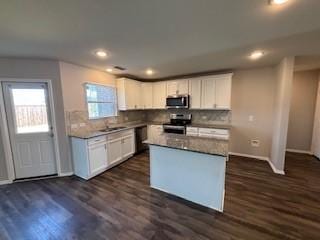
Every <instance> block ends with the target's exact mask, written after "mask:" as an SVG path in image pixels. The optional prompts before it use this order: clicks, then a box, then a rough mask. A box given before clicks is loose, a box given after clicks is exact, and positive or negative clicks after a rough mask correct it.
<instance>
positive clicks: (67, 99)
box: [59, 62, 116, 111]
mask: <svg viewBox="0 0 320 240" xmlns="http://www.w3.org/2000/svg"><path fill="white" fill-rule="evenodd" d="M59 64H60V75H61V77H60V78H61V85H62V93H63V99H64V108H65V111H85V110H86V104H85V90H84V84H85V83H88V82H91V83H98V84H103V85H111V86H115V85H116V78H115V76H113V75H111V74H108V73H106V72H102V71H98V70H94V69H90V68H86V67H81V66H77V65H74V64H70V63H65V62H60V63H59Z"/></svg>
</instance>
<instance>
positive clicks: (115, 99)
mask: <svg viewBox="0 0 320 240" xmlns="http://www.w3.org/2000/svg"><path fill="white" fill-rule="evenodd" d="M88 85H96V86H102V87H108V88H112V89H113V90H114V108H115V109H114V113H115V114H114V115H113V116H101V117H94V118H93V117H90V114H89V103H112V102H93V101H88V96H87V86H88ZM84 94H85V100H86V102H85V104H86V109H87V112H88V119H89V120H99V119H104V118H112V117H117V116H118V101H117V100H118V97H117V88H116V87H114V86H111V85H104V84H99V83H92V82H87V83H84Z"/></svg>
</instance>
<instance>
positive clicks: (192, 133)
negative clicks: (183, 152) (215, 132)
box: [187, 127, 199, 136]
mask: <svg viewBox="0 0 320 240" xmlns="http://www.w3.org/2000/svg"><path fill="white" fill-rule="evenodd" d="M198 135H199V129H198V128H197V127H187V136H198Z"/></svg>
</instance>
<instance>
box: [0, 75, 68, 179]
mask: <svg viewBox="0 0 320 240" xmlns="http://www.w3.org/2000/svg"><path fill="white" fill-rule="evenodd" d="M2 82H20V83H46V84H47V86H48V98H49V104H50V113H51V122H52V126H53V134H54V137H53V145H54V152H55V155H56V156H55V157H56V158H55V159H56V165H57V174H58V176H62V174H61V162H60V155H59V153H60V151H59V144H58V137H57V136H58V135H57V124H56V115H55V106H54V100H53V90H52V82H51V80H50V79H28V78H0V84H1V91H0V109H1V113H0V115H1V118H0V122H1V126H0V127H1V133H2V135H3V136H2V139H3V145H4V151H5V159H6V163H7V171H8V179H9V182H12V181H13V180H15V179H16V176H15V171H14V162H13V155H12V148H11V142H10V137H9V128H8V123H7V114H6V111H5V105H4V96H3V91H2Z"/></svg>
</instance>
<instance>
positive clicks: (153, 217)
mask: <svg viewBox="0 0 320 240" xmlns="http://www.w3.org/2000/svg"><path fill="white" fill-rule="evenodd" d="M286 167H287V169H286V172H287V175H286V176H279V175H275V174H273V173H272V171H271V169H270V167H269V166H268V164H267V163H266V162H263V161H258V160H249V159H245V158H241V157H232V158H231V159H230V161H229V162H228V167H227V178H226V198H225V212H224V213H223V214H221V213H218V212H215V211H213V210H208V209H206V208H203V207H200V206H197V205H195V204H192V203H189V202H186V201H184V200H181V199H178V198H175V197H172V196H169V195H167V194H164V193H162V192H159V191H156V190H152V189H150V188H149V173H148V172H149V171H148V170H149V160H148V155H147V154H141V155H138V156H136V157H133V158H132V159H130V160H129V161H127V162H125V163H124V164H122V165H121V166H118V167H116V168H114V169H112V170H110V171H108V172H106V173H104V174H102V175H101V176H99V177H96V178H94V179H93V180H91V181H89V182H85V181H82V180H80V179H79V178H76V177H68V178H56V179H47V180H40V181H32V182H23V183H15V184H12V185H7V186H1V187H0V239H1V240H2V239H14V240H17V239H32V240H34V239H41V240H42V239H94V240H96V239H130V240H132V239H161V240H165V239H181V240H185V239H219V240H224V239H243V240H248V239H259V240H266V239H307V240H310V239H320V161H318V160H316V159H315V158H312V157H310V156H306V155H296V154H288V155H287V166H286Z"/></svg>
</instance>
